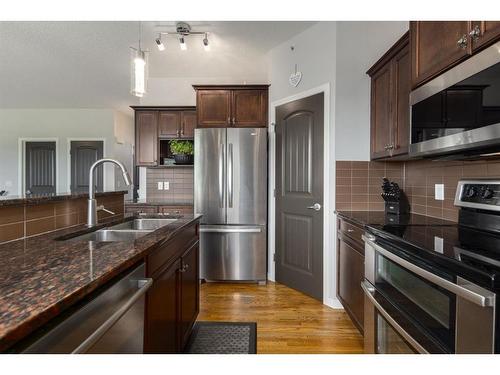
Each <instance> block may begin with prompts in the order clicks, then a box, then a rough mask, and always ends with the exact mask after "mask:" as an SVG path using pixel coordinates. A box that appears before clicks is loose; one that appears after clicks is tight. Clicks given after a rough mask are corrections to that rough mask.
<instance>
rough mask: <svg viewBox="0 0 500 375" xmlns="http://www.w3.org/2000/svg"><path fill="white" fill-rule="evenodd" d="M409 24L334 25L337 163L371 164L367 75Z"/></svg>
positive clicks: (351, 23) (378, 22)
mask: <svg viewBox="0 0 500 375" xmlns="http://www.w3.org/2000/svg"><path fill="white" fill-rule="evenodd" d="M408 26H409V24H408V22H407V21H404V22H402V21H401V22H385V21H384V22H380V21H374V22H337V53H336V60H337V73H336V92H335V124H336V135H335V148H336V152H335V153H336V159H337V160H370V77H368V75H367V74H366V71H367V70H368V69H369V68H370V67H371V66H372V65H373V64H374V63H375V62H376V61H377V60H378V59H379V58H380V57H382V55H383V54H384V53H385V52H386V51H387V50H388V49H389V48H390V47H391V46H392V45H393V44H394V43H395V42H396V41H397V40H398V39H399V38H400V37H401V36H403V34H404V33H405V32H406V31H407V30H408Z"/></svg>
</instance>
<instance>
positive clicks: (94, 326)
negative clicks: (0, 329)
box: [21, 263, 153, 354]
mask: <svg viewBox="0 0 500 375" xmlns="http://www.w3.org/2000/svg"><path fill="white" fill-rule="evenodd" d="M152 283H153V280H152V279H147V278H145V266H144V263H142V264H141V265H140V266H138V267H137V268H135V269H134V270H133V271H132V272H129V273H127V274H125V276H123V277H121V278H120V279H119V280H118V281H116V282H115V283H113V284H112V285H111V286H110V287H109V288H108V289H106V290H104V291H103V292H101V293H100V294H99V295H98V296H96V297H95V298H94V299H92V300H90V301H89V302H88V303H86V304H84V305H83V306H82V307H80V308H77V309H76V310H75V311H74V312H71V313H70V314H69V316H68V317H67V318H65V319H63V320H62V321H61V322H58V323H56V324H55V325H54V326H53V327H52V328H49V330H48V331H47V332H46V333H44V334H42V335H41V337H39V338H37V339H35V341H34V342H32V343H29V344H27V346H26V347H25V348H24V349H22V350H21V352H23V353H49V354H50V353H52V354H56V353H67V354H68V353H74V354H77V353H93V354H99V353H101V354H115V353H129V354H133V353H143V345H144V299H145V298H144V297H145V293H146V291H147V290H148V289H149V288H150V287H151V285H152Z"/></svg>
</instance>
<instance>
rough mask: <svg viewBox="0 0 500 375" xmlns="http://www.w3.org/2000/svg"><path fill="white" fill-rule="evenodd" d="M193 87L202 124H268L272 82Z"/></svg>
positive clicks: (250, 125) (251, 125)
mask: <svg viewBox="0 0 500 375" xmlns="http://www.w3.org/2000/svg"><path fill="white" fill-rule="evenodd" d="M193 87H194V89H195V90H196V107H197V114H198V124H197V126H198V127H207V128H213V127H233V126H234V127H267V122H268V90H269V86H268V85H241V86H239V85H229V86H223V85H208V86H193Z"/></svg>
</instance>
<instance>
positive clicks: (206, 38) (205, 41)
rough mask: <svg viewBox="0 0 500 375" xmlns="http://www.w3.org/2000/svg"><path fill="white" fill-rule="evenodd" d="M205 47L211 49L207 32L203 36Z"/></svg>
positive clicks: (207, 49) (206, 49)
mask: <svg viewBox="0 0 500 375" xmlns="http://www.w3.org/2000/svg"><path fill="white" fill-rule="evenodd" d="M203 48H204V49H205V51H207V52H208V51H210V45H209V44H208V34H207V33H205V38H203Z"/></svg>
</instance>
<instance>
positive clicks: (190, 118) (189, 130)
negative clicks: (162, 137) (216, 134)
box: [181, 111, 196, 138]
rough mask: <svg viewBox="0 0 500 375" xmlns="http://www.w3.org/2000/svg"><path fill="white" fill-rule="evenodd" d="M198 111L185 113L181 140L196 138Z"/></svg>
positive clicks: (182, 121) (182, 120) (183, 114)
mask: <svg viewBox="0 0 500 375" xmlns="http://www.w3.org/2000/svg"><path fill="white" fill-rule="evenodd" d="M195 128H196V111H183V112H182V116H181V138H194V129H195Z"/></svg>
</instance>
